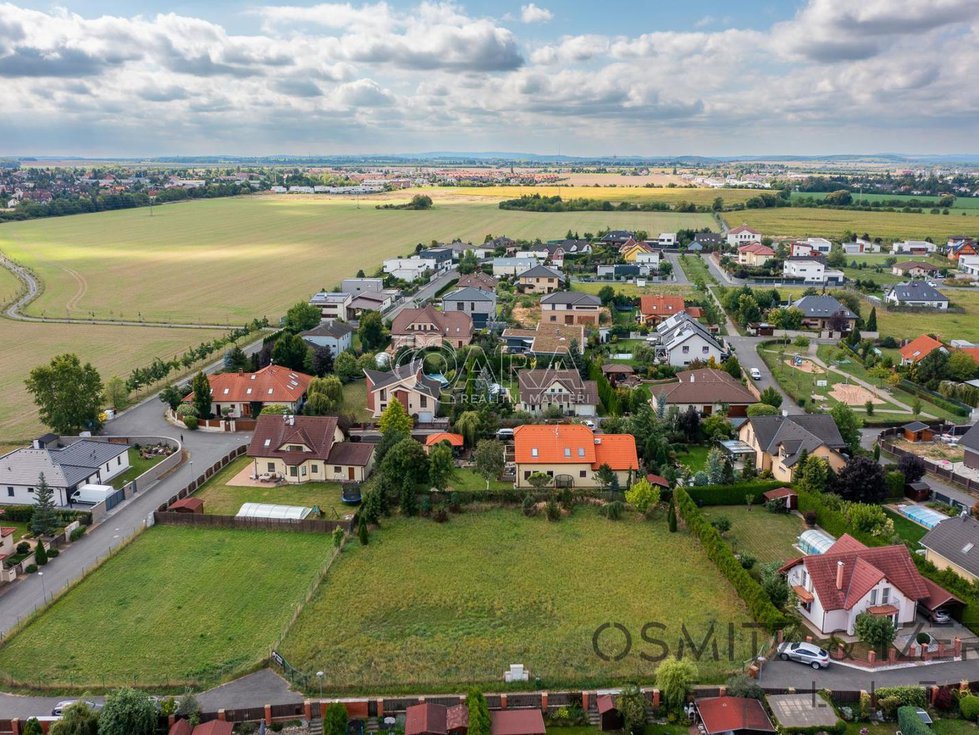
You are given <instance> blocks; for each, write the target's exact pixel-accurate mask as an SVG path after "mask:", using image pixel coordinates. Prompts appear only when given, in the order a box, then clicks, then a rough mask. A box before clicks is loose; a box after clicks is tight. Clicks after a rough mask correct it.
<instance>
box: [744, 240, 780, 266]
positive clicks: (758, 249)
mask: <svg viewBox="0 0 979 735" xmlns="http://www.w3.org/2000/svg"><path fill="white" fill-rule="evenodd" d="M774 257H775V251H774V250H772V249H771V248H770V247H768V246H767V245H762V244H761V243H760V242H749V243H748V244H747V245H741V246H739V247H738V263H739V264H740V265H750V266H759V267H760V266H763V265H765V263H767V262H768V261H769V260H771V259H772V258H774Z"/></svg>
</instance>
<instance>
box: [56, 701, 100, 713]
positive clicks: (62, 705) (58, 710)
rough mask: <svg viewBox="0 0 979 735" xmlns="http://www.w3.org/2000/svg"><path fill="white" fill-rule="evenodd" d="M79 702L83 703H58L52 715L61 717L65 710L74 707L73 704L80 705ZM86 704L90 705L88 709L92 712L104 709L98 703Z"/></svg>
mask: <svg viewBox="0 0 979 735" xmlns="http://www.w3.org/2000/svg"><path fill="white" fill-rule="evenodd" d="M79 701H81V700H78V699H66V700H64V701H63V702H58V703H57V704H56V705H54V709H52V710H51V714H52V715H53V716H54V717H61V716H62V715H63V714H64V713H65V710H66V709H68V708H69V707H71V705H73V704H78V702H79ZM85 704H87V705H88V708H89V709H91V710H100V709H102V705H101V704H97V703H96V702H88V701H86V702H85Z"/></svg>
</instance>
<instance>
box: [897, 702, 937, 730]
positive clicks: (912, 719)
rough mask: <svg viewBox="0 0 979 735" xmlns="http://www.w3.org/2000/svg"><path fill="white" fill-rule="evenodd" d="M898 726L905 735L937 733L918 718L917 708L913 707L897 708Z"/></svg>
mask: <svg viewBox="0 0 979 735" xmlns="http://www.w3.org/2000/svg"><path fill="white" fill-rule="evenodd" d="M897 724H898V727H900V728H901V732H902V733H904V735H935V731H934V730H932V729H931V728H930V727H928V725H926V724H925V723H924V722H922V721H921V718H920V717H918V709H917V707H912V706H911V705H905V706H904V707H898V708H897Z"/></svg>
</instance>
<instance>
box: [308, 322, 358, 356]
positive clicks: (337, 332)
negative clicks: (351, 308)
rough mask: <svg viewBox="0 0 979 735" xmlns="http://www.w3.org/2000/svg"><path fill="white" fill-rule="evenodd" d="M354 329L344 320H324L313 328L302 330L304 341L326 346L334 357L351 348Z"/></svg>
mask: <svg viewBox="0 0 979 735" xmlns="http://www.w3.org/2000/svg"><path fill="white" fill-rule="evenodd" d="M353 333H354V329H353V327H351V326H350V325H349V324H345V323H343V322H323V323H322V324H319V325H317V326H315V327H313V328H312V329H307V330H306V331H305V332H300V333H299V336H300V337H302V338H303V341H304V342H306V343H307V344H308V345H310V346H312V347H326V348H327V349H328V350H329V351H330V352H331V353H332V354H333V356H334V357H336V356H337V355H339V354H340V353H341V352H344V351H346V350H349V349H350V347H351V344H352V342H353Z"/></svg>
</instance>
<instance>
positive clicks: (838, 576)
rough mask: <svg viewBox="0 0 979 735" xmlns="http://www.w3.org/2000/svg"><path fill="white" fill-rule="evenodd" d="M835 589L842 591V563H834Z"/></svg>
mask: <svg viewBox="0 0 979 735" xmlns="http://www.w3.org/2000/svg"><path fill="white" fill-rule="evenodd" d="M836 589H838V590H842V589H843V562H842V561H838V562H836Z"/></svg>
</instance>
